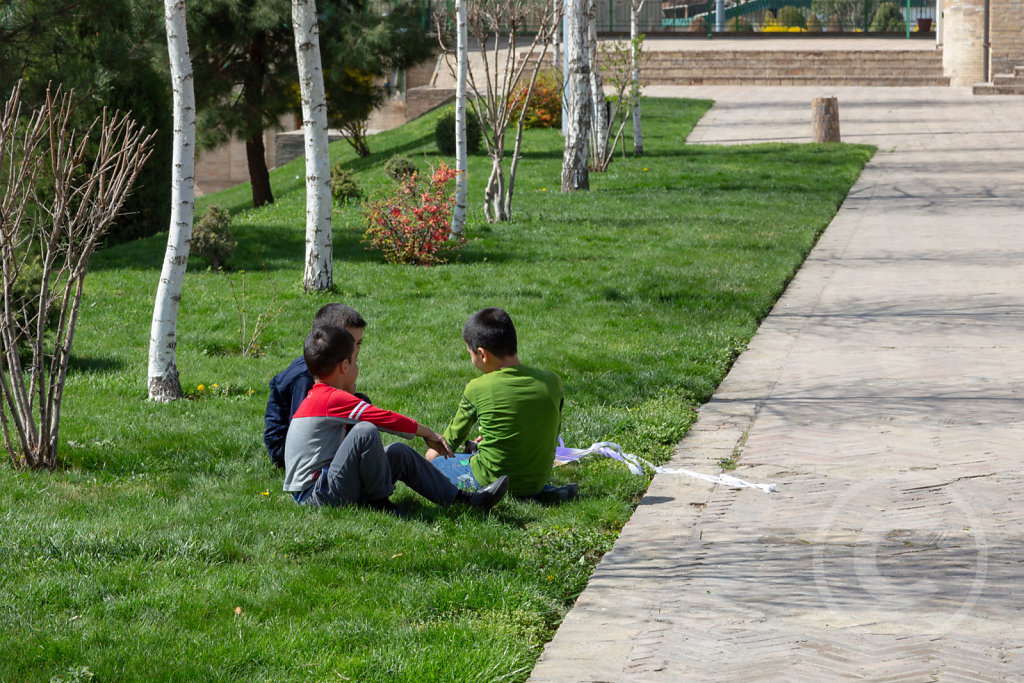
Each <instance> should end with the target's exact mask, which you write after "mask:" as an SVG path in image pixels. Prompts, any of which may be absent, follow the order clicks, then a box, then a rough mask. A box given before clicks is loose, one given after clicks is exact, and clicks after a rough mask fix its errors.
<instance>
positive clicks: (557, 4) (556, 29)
mask: <svg viewBox="0 0 1024 683" xmlns="http://www.w3.org/2000/svg"><path fill="white" fill-rule="evenodd" d="M551 2H552V4H553V5H554V8H553V9H552V16H555V17H560V16H562V12H561V9H562V8H561V6H562V3H564V2H565V0H551ZM561 23H562V22H561V21H557V22H556V23H555V25H554V26H553V27H552V31H551V50H552V55H551V64H552V68H553V69H554V71H555V73H558V74H560V73H562V50H561V47H560V41H561V38H560V36H561V35H562V29H561Z"/></svg>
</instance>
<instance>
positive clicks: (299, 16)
mask: <svg viewBox="0 0 1024 683" xmlns="http://www.w3.org/2000/svg"><path fill="white" fill-rule="evenodd" d="M292 30H293V31H294V32H295V54H296V61H297V63H298V67H299V89H300V91H301V95H302V130H303V133H304V138H305V142H306V270H305V274H304V276H303V279H302V284H303V287H304V288H305V290H306V291H307V292H313V291H325V290H328V289H330V288H331V286H332V285H333V284H334V275H333V272H332V271H333V266H334V255H333V244H332V234H331V233H332V231H331V168H330V163H331V162H330V157H329V155H328V149H327V96H326V95H325V93H324V75H323V71H322V70H321V67H320V38H319V27H318V25H317V20H316V0H292Z"/></svg>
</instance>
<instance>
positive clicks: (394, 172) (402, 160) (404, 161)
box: [384, 154, 419, 180]
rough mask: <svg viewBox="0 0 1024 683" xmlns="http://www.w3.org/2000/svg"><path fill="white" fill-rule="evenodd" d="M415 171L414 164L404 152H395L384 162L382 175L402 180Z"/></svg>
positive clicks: (416, 169)
mask: <svg viewBox="0 0 1024 683" xmlns="http://www.w3.org/2000/svg"><path fill="white" fill-rule="evenodd" d="M417 171H419V169H418V168H416V164H414V163H413V162H412V159H410V158H409V157H407V156H405V155H404V154H396V155H394V156H393V157H391V158H390V159H388V160H387V161H386V162H385V163H384V175H386V176H387V177H388V178H391V179H392V180H404V179H405V178H408V177H409V176H411V175H412V174H413V173H416V172H417Z"/></svg>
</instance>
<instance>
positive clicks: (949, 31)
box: [942, 0, 1017, 86]
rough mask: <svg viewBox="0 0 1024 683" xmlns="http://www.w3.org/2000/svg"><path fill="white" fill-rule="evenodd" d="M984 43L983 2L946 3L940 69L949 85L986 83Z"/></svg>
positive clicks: (943, 13)
mask: <svg viewBox="0 0 1024 683" xmlns="http://www.w3.org/2000/svg"><path fill="white" fill-rule="evenodd" d="M996 1H998V0H996ZM1013 1H1017V0H1013ZM984 42H985V0H945V2H944V3H943V8H942V69H943V72H944V73H945V75H946V76H949V84H950V85H952V86H973V85H974V84H976V83H981V82H982V81H983V80H984V79H985V65H984V55H985V50H984Z"/></svg>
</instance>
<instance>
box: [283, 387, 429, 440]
mask: <svg viewBox="0 0 1024 683" xmlns="http://www.w3.org/2000/svg"><path fill="white" fill-rule="evenodd" d="M295 417H334V418H339V419H341V420H344V421H345V422H349V423H352V424H354V423H356V422H369V423H371V424H373V425H376V426H377V428H378V429H381V430H383V431H386V432H390V433H391V434H394V435H396V436H401V437H403V438H406V439H411V438H412V437H414V436H416V430H417V429H418V428H419V424H418V423H417V422H416V420H413V419H412V418H410V417H406V416H405V415H401V414H399V413H395V412H392V411H390V410H384V409H382V408H378V407H376V406H374V405H372V404H371V403H369V402H368V401H364V400H363V399H361V398H359V397H358V396H353V395H352V394H350V393H348V392H347V391H342V390H341V389H335V388H333V387H329V386H327V385H326V384H321V383H319V382H318V383H316V384H315V385H313V389H312V390H310V392H309V396H307V397H306V400H305V401H303V402H302V406H300V408H299V411H298V412H296V413H295Z"/></svg>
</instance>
